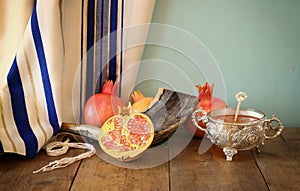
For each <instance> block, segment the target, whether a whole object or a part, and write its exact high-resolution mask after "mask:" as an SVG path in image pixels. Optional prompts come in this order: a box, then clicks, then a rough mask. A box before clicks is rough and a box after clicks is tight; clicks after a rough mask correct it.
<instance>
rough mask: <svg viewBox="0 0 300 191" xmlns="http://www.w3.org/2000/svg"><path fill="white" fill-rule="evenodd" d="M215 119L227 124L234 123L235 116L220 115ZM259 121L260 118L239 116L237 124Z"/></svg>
mask: <svg viewBox="0 0 300 191" xmlns="http://www.w3.org/2000/svg"><path fill="white" fill-rule="evenodd" d="M214 118H216V119H219V120H222V121H224V122H225V123H234V115H219V116H215V117H214ZM257 120H259V118H258V117H253V116H249V115H239V116H238V118H237V120H236V121H235V123H249V122H250V123H251V122H255V121H257Z"/></svg>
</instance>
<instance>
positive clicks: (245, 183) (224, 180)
mask: <svg viewBox="0 0 300 191" xmlns="http://www.w3.org/2000/svg"><path fill="white" fill-rule="evenodd" d="M201 141H202V140H201V139H198V140H197V139H193V140H192V142H191V143H190V145H189V146H188V147H187V148H186V149H185V150H184V151H183V152H182V154H180V155H179V156H178V157H176V158H175V159H174V160H172V161H171V162H170V179H171V190H184V189H186V188H189V190H268V188H267V186H266V184H265V182H264V180H263V178H262V176H261V174H260V171H259V169H258V168H257V166H256V164H255V160H254V158H253V156H252V154H251V152H250V151H241V152H239V153H238V154H237V155H235V156H234V157H233V161H232V162H227V161H226V160H225V155H224V154H223V151H222V149H221V148H218V147H216V146H212V147H211V148H210V149H209V150H208V151H207V152H206V153H204V154H201V155H200V154H199V153H198V148H199V145H200V142H201ZM206 141H208V140H206Z"/></svg>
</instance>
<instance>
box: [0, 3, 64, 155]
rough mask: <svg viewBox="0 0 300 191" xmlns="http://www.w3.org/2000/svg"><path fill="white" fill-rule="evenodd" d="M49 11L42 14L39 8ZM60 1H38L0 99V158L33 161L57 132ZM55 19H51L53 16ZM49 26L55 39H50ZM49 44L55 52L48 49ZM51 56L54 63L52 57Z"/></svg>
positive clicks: (60, 62)
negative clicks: (12, 155)
mask: <svg viewBox="0 0 300 191" xmlns="http://www.w3.org/2000/svg"><path fill="white" fill-rule="evenodd" d="M45 6H47V7H48V10H47V11H45V10H43V11H41V8H42V7H45ZM49 13H52V14H50V15H47V14H49ZM60 14H61V1H58V0H55V1H51V3H47V4H45V1H37V3H36V4H35V5H34V8H33V11H32V15H31V18H30V20H29V22H28V24H27V27H26V29H25V33H24V37H23V39H22V43H21V45H20V47H19V50H18V52H17V54H16V56H15V58H14V61H13V63H12V65H11V68H10V70H9V72H8V75H7V78H6V84H5V85H4V87H2V89H1V94H0V153H3V152H12V153H18V154H21V155H26V156H28V157H34V156H35V155H36V153H37V152H38V150H39V149H40V148H41V147H42V146H43V145H44V144H45V143H46V142H47V141H48V140H49V139H50V138H51V137H52V136H53V135H54V134H55V133H56V132H58V130H59V128H60V123H61V119H60V118H59V116H60V113H59V111H58V110H59V106H58V105H59V104H60V102H61V101H60V99H61V98H60V94H59V91H58V89H59V88H60V82H61V72H60V70H62V66H63V62H62V61H63V59H62V58H63V49H62V47H63V44H62V29H61V25H60V18H61V15H60ZM53 15H55V16H53ZM46 23H53V25H52V27H54V28H55V29H57V30H58V31H57V33H50V32H49V31H48V30H47V28H46V27H45V24H46ZM49 38H51V40H52V43H55V47H54V46H53V45H52V46H49V40H50V39H49ZM52 53H55V54H56V57H53V56H52V55H51V54H52Z"/></svg>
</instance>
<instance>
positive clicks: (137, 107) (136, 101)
mask: <svg viewBox="0 0 300 191" xmlns="http://www.w3.org/2000/svg"><path fill="white" fill-rule="evenodd" d="M130 96H131V99H132V101H133V105H132V107H131V109H132V112H143V111H145V110H146V109H147V108H148V107H149V105H150V104H151V102H152V101H153V100H154V98H153V97H145V96H144V95H143V94H142V92H140V91H139V90H136V91H134V92H133V93H131V94H130Z"/></svg>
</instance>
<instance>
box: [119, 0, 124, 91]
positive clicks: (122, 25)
mask: <svg viewBox="0 0 300 191" xmlns="http://www.w3.org/2000/svg"><path fill="white" fill-rule="evenodd" d="M124 6H125V3H124V0H122V14H121V42H120V48H121V50H120V85H119V94H120V95H121V93H122V92H121V90H122V89H121V87H122V73H123V29H124V9H125V8H124Z"/></svg>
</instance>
